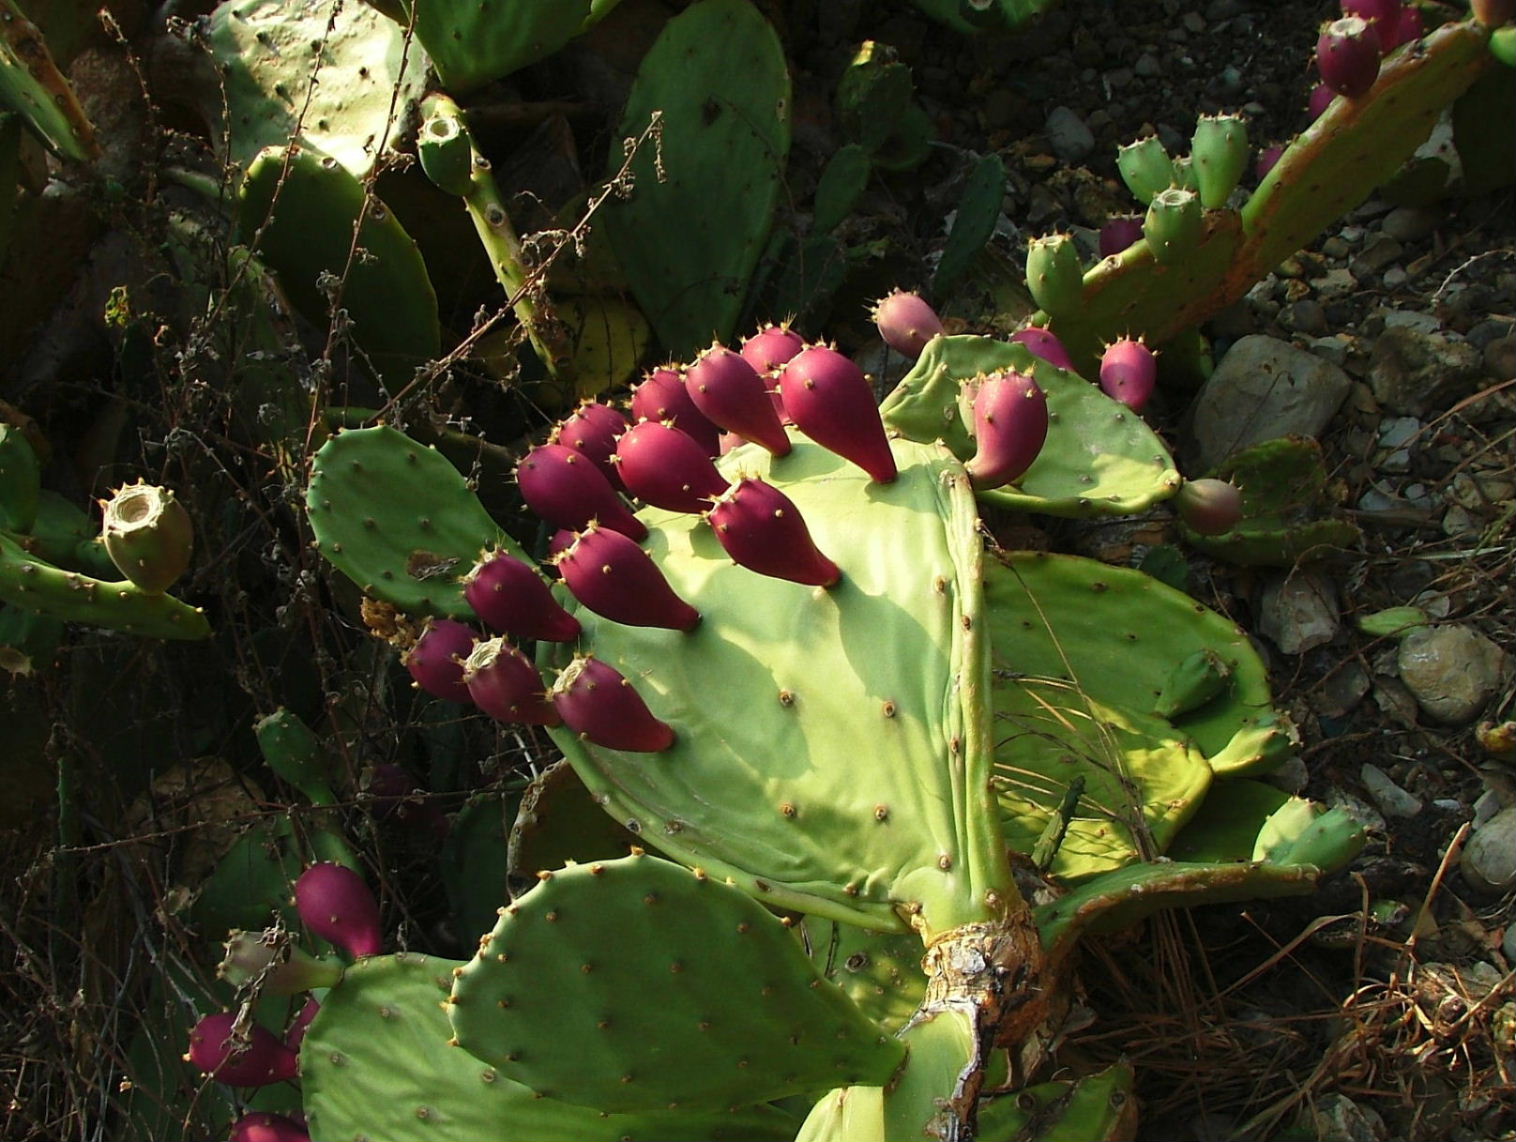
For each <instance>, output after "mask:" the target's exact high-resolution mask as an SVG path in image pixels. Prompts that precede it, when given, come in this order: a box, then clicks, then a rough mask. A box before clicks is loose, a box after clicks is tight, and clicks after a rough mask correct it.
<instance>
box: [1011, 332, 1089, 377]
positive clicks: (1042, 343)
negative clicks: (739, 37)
mask: <svg viewBox="0 0 1516 1142" xmlns="http://www.w3.org/2000/svg"><path fill="white" fill-rule="evenodd" d="M1011 340H1012V341H1015V342H1017V343H1019V344H1021V345H1025V346H1026V347H1027V348H1028V349H1030V350H1031V351H1032V356H1034V357H1041V358H1042V359H1043V360H1044V361H1046V362H1047V363H1048V364H1049V365H1056V366H1058V368H1060V369H1067V370H1068V371H1069V372H1071V373H1072V372H1076V371H1077V370H1076V369H1075V368H1074V358H1072V357H1070V356H1069V351H1068V350H1067V349H1065V348H1064V347H1063V342H1062V341H1060V340H1058V338H1057V337H1055V336H1053V334H1051V333H1049V332H1048V331H1047V330H1046V329H1042V328H1040V327H1038V326H1036V325H1032V326H1029V327H1028V328H1026V329H1018V330H1017V331H1016V332H1015V333H1012V334H1011Z"/></svg>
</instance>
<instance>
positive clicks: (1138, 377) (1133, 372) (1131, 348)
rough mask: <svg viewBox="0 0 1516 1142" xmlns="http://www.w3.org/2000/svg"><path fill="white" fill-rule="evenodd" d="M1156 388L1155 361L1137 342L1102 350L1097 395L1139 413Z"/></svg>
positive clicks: (1119, 343)
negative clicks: (1102, 395)
mask: <svg viewBox="0 0 1516 1142" xmlns="http://www.w3.org/2000/svg"><path fill="white" fill-rule="evenodd" d="M1157 384H1158V360H1157V358H1156V357H1155V356H1154V355H1153V351H1152V350H1151V349H1149V348H1148V347H1147V346H1146V345H1144V344H1143V343H1142V342H1141V341H1140V340H1137V341H1133V340H1132V339H1131V338H1127V337H1124V338H1122V339H1121V340H1120V341H1113V342H1111V344H1109V345H1107V346H1106V348H1105V352H1104V353H1103V354H1102V355H1101V358H1100V391H1101V392H1103V393H1105V395H1106V396H1108V397H1110V398H1111V399H1112V400H1114V401H1120V402H1121V403H1122V404H1124V405H1126V406H1127V407H1128V408H1130V409H1132V410H1133V411H1134V412H1141V411H1142V410H1143V408H1144V407H1145V406H1146V405H1147V403H1148V400H1149V399H1150V398H1151V397H1152V395H1153V389H1154V388H1155V387H1157ZM1181 494H1182V489H1181Z"/></svg>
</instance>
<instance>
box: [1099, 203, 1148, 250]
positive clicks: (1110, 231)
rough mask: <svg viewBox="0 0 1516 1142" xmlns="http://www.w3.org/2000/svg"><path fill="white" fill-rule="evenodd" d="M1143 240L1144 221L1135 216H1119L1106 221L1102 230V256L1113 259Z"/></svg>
mask: <svg viewBox="0 0 1516 1142" xmlns="http://www.w3.org/2000/svg"><path fill="white" fill-rule="evenodd" d="M1141 240H1142V219H1141V218H1139V217H1137V215H1135V214H1118V215H1117V216H1116V217H1115V218H1108V219H1106V223H1105V225H1104V226H1102V227H1101V228H1100V256H1101V257H1102V258H1113V257H1115V256H1116V255H1117V254H1119V253H1121V252H1122V251H1123V250H1126V249H1129V248H1130V247H1132V246H1135V245H1136V244H1137V243H1138V242H1140V241H1141Z"/></svg>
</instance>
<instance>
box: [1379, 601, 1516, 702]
mask: <svg viewBox="0 0 1516 1142" xmlns="http://www.w3.org/2000/svg"><path fill="white" fill-rule="evenodd" d="M1397 665H1398V666H1399V668H1400V680H1401V681H1402V682H1404V683H1405V685H1406V687H1407V689H1409V690H1410V692H1411V694H1412V695H1413V696H1414V697H1415V699H1416V704H1417V705H1418V706H1420V707H1421V708H1422V710H1424V711H1425V712H1426V713H1427V715H1428V716H1430V717H1432V718H1435V719H1436V720H1437V721H1439V722H1444V723H1447V724H1448V725H1455V726H1461V725H1466V724H1467V723H1469V722H1471V721H1473V720H1474V718H1475V717H1477V716H1478V714H1479V711H1480V710H1481V709H1483V708H1484V705H1485V703H1486V702H1488V701H1489V700H1490V699H1491V698H1493V697H1494V696H1495V694H1496V693H1497V692H1499V690H1500V689H1501V687H1502V686H1503V685H1504V684H1505V682H1506V680H1507V679H1508V678H1509V677H1510V675H1511V673H1512V664H1511V656H1510V655H1509V654H1507V653H1506V652H1505V651H1504V650H1502V649H1501V648H1500V647H1499V646H1497V645H1495V643H1493V642H1491V641H1490V640H1489V639H1487V638H1486V637H1485V636H1484V635H1482V634H1480V633H1479V632H1478V631H1477V630H1475V629H1474V628H1473V627H1470V626H1464V625H1462V624H1454V625H1451V626H1439V627H1422V628H1420V629H1418V630H1413V631H1412V632H1411V633H1410V634H1408V635H1406V636H1405V638H1404V640H1402V642H1401V644H1400V653H1399V654H1398V655H1397Z"/></svg>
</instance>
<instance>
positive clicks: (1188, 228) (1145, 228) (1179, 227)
mask: <svg viewBox="0 0 1516 1142" xmlns="http://www.w3.org/2000/svg"><path fill="white" fill-rule="evenodd" d="M1204 229H1205V219H1204V217H1203V216H1202V211H1201V209H1200V196H1199V195H1197V194H1196V193H1195V192H1194V191H1193V190H1181V189H1180V188H1178V187H1170V188H1169V189H1168V190H1165V191H1163V192H1162V193H1160V194H1157V195H1155V196H1154V198H1153V201H1152V203H1151V205H1149V206H1148V213H1147V217H1146V218H1145V219H1144V220H1143V223H1142V235H1143V237H1144V238H1146V239H1147V240H1148V245H1149V246H1150V247H1152V250H1153V260H1154V261H1156V262H1157V263H1158V264H1159V265H1163V266H1170V265H1174V264H1175V263H1178V262H1182V261H1184V259H1185V258H1186V257H1188V256H1189V254H1190V253H1191V251H1193V250H1194V249H1195V247H1196V246H1198V245H1199V244H1200V237H1201V235H1202V233H1203V232H1204Z"/></svg>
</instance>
